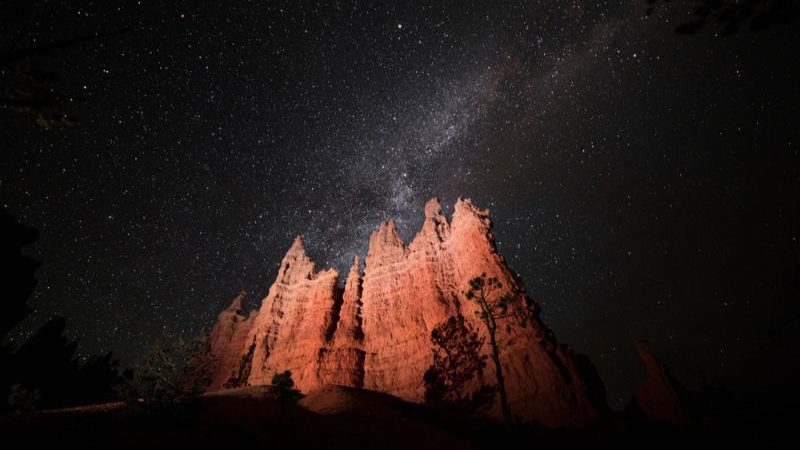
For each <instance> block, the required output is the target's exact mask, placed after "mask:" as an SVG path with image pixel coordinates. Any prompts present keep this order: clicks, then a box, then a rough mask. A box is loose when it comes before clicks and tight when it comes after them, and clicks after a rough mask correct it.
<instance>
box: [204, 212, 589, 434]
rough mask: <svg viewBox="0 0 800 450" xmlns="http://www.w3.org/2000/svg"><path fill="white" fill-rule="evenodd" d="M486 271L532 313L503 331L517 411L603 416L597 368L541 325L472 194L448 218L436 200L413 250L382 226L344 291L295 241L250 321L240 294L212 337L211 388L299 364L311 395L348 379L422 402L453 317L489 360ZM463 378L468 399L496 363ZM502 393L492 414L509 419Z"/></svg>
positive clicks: (569, 421) (257, 379)
mask: <svg viewBox="0 0 800 450" xmlns="http://www.w3.org/2000/svg"><path fill="white" fill-rule="evenodd" d="M481 274H485V275H486V276H487V277H496V278H497V279H498V280H499V281H500V282H501V284H502V286H503V292H502V293H501V292H498V293H497V295H500V294H505V293H509V294H511V295H512V296H513V302H515V304H516V305H517V306H520V307H521V308H520V309H521V310H523V311H524V314H525V315H526V318H527V320H526V324H525V325H524V326H522V325H521V324H519V323H517V322H516V321H515V322H511V321H508V322H507V323H505V322H504V323H501V326H500V327H499V328H498V330H497V343H498V348H499V356H500V362H501V368H502V372H503V375H504V377H505V384H506V390H507V392H508V397H509V404H510V409H511V411H512V413H513V415H514V416H517V417H520V418H522V419H525V420H529V421H534V422H538V423H541V424H543V425H547V426H564V425H567V426H569V425H581V424H585V423H588V422H591V421H593V420H594V419H595V418H596V416H597V410H596V404H595V402H593V401H592V400H590V396H591V394H590V392H589V391H590V390H591V389H593V386H591V385H590V384H591V383H593V382H594V381H593V380H594V377H593V374H592V373H588V372H591V370H586V368H585V364H582V363H578V361H577V359H576V358H575V356H574V355H573V354H572V351H571V350H570V349H569V348H568V347H566V346H564V345H560V344H558V343H557V341H556V339H555V337H554V336H553V334H552V333H551V332H550V330H548V329H547V328H546V327H545V326H544V325H543V324H542V323H541V322H540V321H539V319H538V310H537V309H536V307H535V306H534V305H532V304H530V303H529V302H527V298H526V296H525V292H524V288H523V286H522V283H521V281H520V280H519V279H517V277H516V276H515V275H514V274H512V273H511V272H510V270H509V269H508V268H507V267H506V264H505V262H504V260H503V257H502V256H500V255H499V254H498V253H497V251H496V249H495V245H494V241H493V237H492V233H491V222H490V220H489V217H488V211H485V210H481V209H478V208H476V207H475V206H473V205H472V203H471V202H470V201H469V200H462V199H459V200H458V202H457V203H456V205H455V211H454V213H453V217H452V220H451V221H449V222H448V220H447V219H446V218H445V217H444V216H443V215H442V213H441V208H440V205H439V203H438V201H437V200H436V199H432V200H430V201H429V202H428V203H427V204H426V206H425V222H424V224H423V226H422V229H421V230H420V232H419V233H418V234H417V235H416V236H415V238H414V239H413V240H412V241H411V243H410V244H408V245H406V244H404V243H403V241H402V239H401V238H400V236H399V235H398V233H397V230H396V228H395V224H394V222H392V221H387V222H384V223H382V224H380V226H379V227H378V229H377V230H375V231H374V232H373V233H372V235H371V237H370V243H369V250H368V252H367V256H366V258H365V265H364V269H363V274H362V271H361V268H360V261H359V260H358V258H356V260H355V262H354V264H353V267H352V268H351V269H350V273H349V275H348V277H347V281H346V283H345V285H344V289H343V290H342V289H341V288H340V287H339V278H338V274H337V273H336V271H335V270H333V269H327V270H323V271H319V272H318V271H316V270H315V267H314V263H313V262H312V261H311V260H310V259H309V258H308V256H307V255H306V253H305V250H304V248H303V240H302V237H298V238H296V239H295V241H294V243H293V245H292V246H291V248H290V249H289V251H288V252H287V253H286V256H285V257H284V259H283V262H282V263H281V266H280V269H279V271H278V277H277V279H276V280H275V283H274V284H273V285H272V287H271V288H270V290H269V294H268V295H267V297H266V298H265V299H264V300H263V301H262V303H261V307H260V309H259V310H258V311H254V312H253V313H251V315H250V316H249V317H248V318H245V316H244V314H243V313H241V311H240V309H241V305H240V300H239V299H237V301H235V302H234V304H233V305H232V306H231V308H229V309H228V310H226V311H225V312H223V313H222V314H220V316H219V320H218V322H217V324H216V326H215V328H214V331H213V333H212V338H213V342H212V351H213V352H214V356H215V357H216V358H217V360H218V372H217V373H216V376H215V380H214V384H213V385H212V389H220V388H222V387H224V386H226V383H227V386H229V387H230V386H236V385H241V384H250V385H256V384H269V383H270V381H271V378H272V376H273V374H275V373H276V372H282V371H284V370H290V371H291V372H292V375H293V378H294V380H295V382H296V383H297V386H298V387H299V388H300V389H301V390H302V391H304V392H309V391H312V390H315V389H317V388H319V387H321V386H323V385H326V384H339V385H345V386H353V387H359V388H365V389H370V390H375V391H380V392H385V393H388V394H391V395H395V396H397V397H400V398H403V399H405V400H409V401H413V402H422V401H424V400H425V394H426V383H425V382H424V381H423V377H424V376H425V373H426V372H427V371H429V369H431V368H432V366H434V355H436V354H438V355H443V354H445V353H447V352H443V351H442V349H441V348H439V347H440V345H438V344H437V343H435V342H434V340H433V339H432V334H433V333H434V330H436V329H439V328H440V327H442V326H443V325H444V324H446V323H447V322H448V320H449V319H451V318H457V319H458V320H457V322H458V324H460V326H461V327H462V328H464V329H465V330H466V331H467V332H468V334H469V335H470V336H473V337H474V338H475V339H474V340H475V342H477V345H476V347H477V348H478V353H479V355H478V356H479V357H480V358H482V359H488V358H489V357H490V354H491V348H490V345H489V339H488V332H487V330H486V327H485V325H484V323H483V322H482V321H481V319H480V317H479V316H478V314H477V312H478V307H477V306H476V305H475V304H474V303H473V302H472V301H470V300H468V299H467V298H466V296H465V291H467V289H468V288H469V280H470V279H472V278H474V277H476V276H479V275H481ZM462 335H463V333H462ZM462 356H463V355H461V356H459V355H455V356H454V355H449V357H452V358H459V357H462ZM462 359H463V358H462ZM450 366H452V364H451V365H450ZM431 370H432V369H431ZM462 375H463V374H462ZM462 378H463V379H462V380H461V381H460V382H459V385H458V386H456V387H455V388H453V387H452V386H450V387H451V388H453V389H456V390H457V392H456V394H457V396H458V397H459V398H467V397H469V396H470V395H471V394H473V393H476V392H478V391H480V390H481V389H482V388H483V390H484V391H485V390H486V388H489V389H490V390H491V389H493V388H494V387H495V386H496V383H497V377H496V373H495V368H494V365H493V364H482V365H479V369H478V370H474V371H473V372H470V373H467V376H466V377H463V376H462ZM492 397H496V396H495V395H494V394H491V395H490V397H489V402H488V407H487V408H488V411H489V412H490V414H492V415H495V416H499V414H500V410H499V404H498V400H497V399H496V398H494V399H493V398H492Z"/></svg>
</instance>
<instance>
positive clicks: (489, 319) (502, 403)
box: [486, 316, 511, 428]
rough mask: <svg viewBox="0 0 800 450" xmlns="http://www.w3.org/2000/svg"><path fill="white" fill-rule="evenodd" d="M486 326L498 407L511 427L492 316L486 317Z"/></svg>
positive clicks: (508, 426) (509, 410) (495, 326)
mask: <svg viewBox="0 0 800 450" xmlns="http://www.w3.org/2000/svg"><path fill="white" fill-rule="evenodd" d="M486 328H487V329H488V330H489V342H490V343H491V344H492V359H493V360H494V371H495V374H496V375H497V392H499V393H500V409H501V410H502V411H503V420H504V421H505V423H506V427H507V428H511V409H510V408H509V407H508V398H507V397H506V383H505V381H504V380H503V370H502V369H501V368H500V352H499V350H498V349H497V341H496V340H495V336H494V335H495V331H496V330H497V324H495V323H494V317H492V316H489V317H487V318H486Z"/></svg>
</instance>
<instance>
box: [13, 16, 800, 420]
mask: <svg viewBox="0 0 800 450" xmlns="http://www.w3.org/2000/svg"><path fill="white" fill-rule="evenodd" d="M101 3H103V2H101ZM145 3H146V2H135V1H131V2H120V4H119V6H116V5H115V6H113V7H112V6H109V5H103V4H101V5H94V6H89V7H79V6H75V5H74V4H72V2H22V1H11V2H3V6H2V11H0V16H2V17H4V18H8V17H13V18H14V21H13V22H11V23H8V24H5V25H4V28H3V29H2V33H3V39H2V41H3V42H16V43H17V44H16V45H18V46H20V48H24V47H26V46H35V45H38V44H41V43H47V42H53V41H57V40H59V39H69V38H71V37H75V36H85V35H90V34H92V33H96V32H99V31H100V32H113V31H117V30H123V33H122V34H119V35H113V36H111V37H106V38H100V39H97V40H92V41H89V42H85V43H82V44H80V45H76V46H71V47H67V48H64V49H62V50H58V51H56V52H51V53H47V54H44V55H41V56H38V57H36V58H33V59H31V60H30V61H27V62H26V64H30V66H32V67H41V68H44V69H47V70H49V71H52V72H54V73H56V74H58V75H59V76H60V79H61V81H59V82H57V84H56V85H55V88H56V89H58V90H59V91H60V92H63V93H65V94H66V96H67V97H68V98H69V99H70V100H69V102H68V104H67V107H68V110H69V112H70V113H71V114H73V115H74V116H75V117H76V118H77V123H76V125H75V126H73V127H71V128H69V129H66V130H62V131H52V130H44V129H42V128H41V127H38V126H37V125H36V123H35V122H34V121H33V120H31V119H30V118H29V117H25V116H21V115H19V114H15V113H14V112H13V111H11V110H9V109H7V108H5V107H3V109H2V110H0V114H2V120H3V123H4V126H3V130H4V131H3V133H4V137H5V142H6V146H7V148H6V149H4V150H3V152H4V153H3V155H4V160H3V162H2V164H0V203H1V204H2V205H3V207H4V208H6V209H7V210H8V211H9V212H10V213H12V214H14V215H16V216H17V217H18V218H19V219H20V220H21V221H23V222H24V223H27V224H28V225H30V226H33V227H35V228H37V229H38V230H39V231H40V234H41V237H40V239H39V241H38V243H37V244H36V245H35V246H33V247H31V249H30V253H31V254H33V255H34V256H36V257H37V258H39V259H40V260H41V261H42V262H43V266H42V268H41V269H40V270H39V272H38V276H39V279H40V282H39V285H38V288H37V290H36V293H35V294H34V298H33V299H32V300H31V305H32V306H33V307H34V308H35V309H36V313H35V314H33V316H32V318H31V319H30V321H29V322H28V323H26V324H25V325H24V326H22V327H21V328H20V330H18V332H17V334H18V337H24V336H27V335H29V334H30V333H31V332H32V330H35V329H36V327H37V326H38V325H39V324H41V323H42V322H43V321H44V320H46V318H47V317H49V316H51V315H54V314H59V315H62V316H64V317H66V319H67V324H68V329H69V332H70V333H71V334H72V335H74V336H76V337H79V338H80V339H81V351H83V352H86V353H89V352H96V351H106V350H114V351H115V353H116V354H117V355H119V356H120V357H121V359H122V361H123V363H124V364H128V363H130V362H132V361H134V360H135V359H136V358H137V357H138V356H139V355H141V354H142V353H143V352H144V351H145V350H146V348H148V346H149V345H151V344H152V343H153V342H154V341H155V340H156V339H158V338H159V337H160V336H162V335H165V334H169V333H184V334H188V333H194V332H197V330H199V329H200V328H201V327H203V326H209V325H211V324H212V322H213V319H214V317H215V316H216V314H217V313H218V312H219V311H220V310H221V309H222V308H223V307H225V306H226V305H227V304H228V303H229V302H230V301H231V299H233V297H234V296H235V295H236V294H237V293H238V292H239V291H240V290H242V289H244V290H247V291H250V292H252V294H253V295H252V297H251V300H250V306H253V307H254V306H256V305H257V304H258V301H259V300H260V299H261V298H262V297H263V296H264V295H265V294H266V291H267V289H268V288H269V286H270V284H271V283H272V281H273V280H274V277H275V275H276V271H277V267H278V264H279V263H280V260H281V258H282V256H283V254H284V252H285V251H286V249H287V248H288V247H289V246H290V244H291V242H292V238H293V237H294V236H295V235H298V234H303V235H305V237H306V243H307V246H308V250H309V253H310V255H311V257H312V258H313V259H314V260H315V262H316V263H317V266H318V267H320V268H324V267H335V268H336V269H337V270H339V272H340V273H342V274H344V273H347V268H348V267H349V265H350V264H351V263H352V260H353V257H354V256H355V255H359V256H362V257H363V256H364V255H365V252H366V247H367V243H368V239H369V234H370V232H371V231H372V230H373V229H374V227H376V226H378V224H379V223H380V222H381V221H382V220H385V219H388V218H393V219H395V220H396V221H397V223H398V226H399V230H400V232H401V235H402V236H403V238H404V239H405V240H406V241H408V240H409V239H411V238H412V237H413V235H414V234H415V233H416V232H417V230H418V229H419V227H420V226H421V223H422V218H423V217H422V206H423V204H424V202H425V201H426V200H427V199H428V198H430V197H433V196H438V197H440V199H441V201H442V203H443V205H444V207H445V212H446V213H448V214H449V213H451V212H452V205H453V203H454V202H455V200H456V198H458V197H460V196H464V197H471V198H472V199H473V201H474V202H475V203H476V204H477V205H478V206H480V207H483V208H489V209H490V210H491V216H492V219H493V221H494V223H495V237H496V239H497V244H498V247H499V249H500V252H501V253H502V254H503V255H504V256H505V257H506V259H507V261H508V263H509V265H510V267H511V268H512V270H514V271H517V272H518V273H519V274H520V276H521V277H522V279H523V280H524V282H525V285H526V288H527V291H528V293H529V295H530V296H531V297H532V298H533V299H534V300H536V301H537V302H539V303H541V304H542V306H543V308H542V311H543V318H544V320H545V321H546V323H547V324H548V325H549V326H551V327H552V328H553V330H554V331H555V333H556V335H557V336H558V337H559V339H561V340H562V341H565V342H568V343H570V344H572V345H573V346H574V347H575V348H576V349H577V350H578V351H580V352H585V353H588V354H589V356H590V357H591V358H592V360H593V361H594V362H595V363H596V364H597V366H598V369H599V370H600V373H601V375H602V376H603V377H604V379H605V380H606V382H607V384H608V387H609V400H610V402H611V403H612V404H613V405H615V406H621V405H622V404H623V402H624V399H625V396H626V395H627V393H629V392H630V389H631V386H632V384H633V380H634V378H635V377H636V376H637V374H638V372H637V370H638V368H639V366H638V364H637V362H636V357H635V355H634V353H633V350H632V348H633V343H634V341H635V340H636V339H638V338H649V339H650V340H651V341H652V342H653V347H654V349H655V350H656V352H657V353H659V354H660V355H662V356H663V357H664V358H665V360H666V361H668V362H669V363H670V364H671V365H673V367H675V368H676V370H677V371H678V373H680V374H683V375H685V376H687V377H691V376H692V374H696V373H698V371H697V370H696V369H697V367H701V368H702V370H703V371H705V373H708V374H710V375H709V376H712V377H717V378H718V379H720V380H723V381H725V382H734V381H736V378H737V377H739V376H741V374H743V373H746V372H747V371H746V370H740V369H742V368H743V367H745V368H746V367H749V366H750V365H752V358H751V355H752V348H753V347H754V345H755V344H754V343H755V342H757V341H758V339H759V336H762V335H763V334H765V333H767V332H768V330H770V329H772V328H774V327H775V324H776V323H778V322H779V321H780V318H781V317H783V314H784V313H786V312H787V311H789V310H791V308H792V307H793V306H792V305H793V303H791V302H786V301H784V300H780V299H778V300H774V301H773V302H772V303H770V304H771V305H772V306H771V308H772V309H770V310H769V311H770V312H767V309H765V308H762V307H760V306H759V305H760V304H761V303H760V300H759V301H757V300H754V299H753V297H752V296H751V295H750V293H753V292H756V291H757V289H758V286H761V285H763V284H765V283H769V282H770V281H771V280H772V279H773V278H774V277H775V276H780V274H782V273H783V272H785V271H786V270H787V269H786V268H787V267H790V259H791V256H790V253H789V252H787V251H786V250H785V249H786V246H785V245H783V244H781V242H783V241H781V239H783V238H782V237H781V236H782V235H781V234H780V233H775V232H774V230H776V229H784V228H786V226H785V224H787V223H788V224H789V225H788V228H789V229H793V228H792V226H794V225H792V224H793V222H792V220H794V219H792V217H794V216H793V215H792V214H793V213H790V212H791V211H792V207H791V204H792V201H793V200H791V198H792V197H791V196H790V195H788V194H787V193H791V192H797V184H798V176H797V167H800V164H798V150H797V142H798V139H797V137H798V136H797V130H798V129H800V127H797V126H796V125H797V124H796V117H799V116H800V114H798V112H799V111H798V104H800V102H798V101H797V99H798V88H797V85H796V80H797V79H798V76H800V73H797V69H794V68H791V67H787V66H786V64H785V61H787V60H790V59H793V58H794V57H795V56H793V55H792V54H791V49H790V48H788V47H791V46H788V47H787V46H785V45H783V43H785V42H793V41H796V38H797V36H796V34H797V31H795V29H794V28H790V27H787V28H780V29H776V30H768V31H767V32H763V33H760V34H752V33H741V34H737V35H735V36H732V37H730V38H726V39H721V38H719V37H717V36H715V32H714V30H710V31H708V32H706V33H702V34H699V35H696V36H688V37H687V36H678V35H676V34H675V33H674V31H673V28H674V25H675V24H676V23H677V21H679V19H678V18H679V17H681V16H685V14H686V11H683V10H681V9H680V7H678V6H675V5H674V3H679V2H673V3H671V5H672V6H668V5H664V6H663V7H661V8H660V9H658V10H657V11H656V13H655V14H654V15H652V16H649V17H645V14H644V13H645V9H646V5H645V2H644V1H642V2H638V1H631V2H617V1H592V2H581V1H568V2H567V1H564V2H553V1H540V2H539V1H532V2H522V1H511V2H506V3H502V2H485V1H482V2H468V1H452V2H432V3H430V4H427V3H424V2H394V1H386V2H320V3H316V2H304V1H286V2H243V1H242V2H239V1H233V2H225V4H224V5H216V6H209V5H204V6H198V5H196V3H195V2H189V1H184V2H180V1H179V2H166V4H164V5H155V4H153V5H151V4H145ZM3 51H9V49H8V48H3ZM2 75H3V76H6V72H3V74H2ZM759 80H761V81H759ZM6 155H7V157H6ZM794 198H795V202H796V196H795V197H794ZM788 236H790V241H791V238H792V236H794V237H795V238H796V236H797V235H796V234H791V233H789V234H788ZM791 242H795V241H791ZM762 300H763V299H762ZM748 355H750V356H748ZM748 358H750V359H748Z"/></svg>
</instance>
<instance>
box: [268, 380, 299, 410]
mask: <svg viewBox="0 0 800 450" xmlns="http://www.w3.org/2000/svg"><path fill="white" fill-rule="evenodd" d="M272 387H274V388H275V394H276V395H277V396H278V402H279V403H280V405H281V411H280V413H279V415H278V418H281V417H283V414H284V412H285V411H286V405H288V404H289V403H291V402H295V401H297V399H299V398H300V391H298V390H297V389H295V388H294V380H293V379H292V372H291V371H289V370H285V371H283V372H281V373H276V374H275V375H273V376H272Z"/></svg>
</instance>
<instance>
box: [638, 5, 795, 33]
mask: <svg viewBox="0 0 800 450" xmlns="http://www.w3.org/2000/svg"><path fill="white" fill-rule="evenodd" d="M661 2H663V3H669V2H670V0H647V5H648V7H647V14H648V15H650V14H652V12H653V11H654V9H655V6H656V4H657V3H661ZM691 5H692V8H693V11H692V15H693V18H692V19H691V20H689V21H687V22H684V23H681V24H680V25H678V26H677V27H676V28H675V32H677V33H679V34H693V33H697V32H698V31H700V30H702V29H703V28H705V27H706V25H708V24H711V23H716V24H718V25H719V26H721V27H722V31H721V32H720V35H721V36H729V35H731V34H734V33H736V32H737V31H739V30H740V29H741V28H743V27H747V28H748V29H749V30H751V31H758V30H763V29H765V28H769V27H772V26H774V25H783V24H786V23H789V22H790V21H792V20H794V19H797V18H798V17H800V0H693V1H692V2H691Z"/></svg>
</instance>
